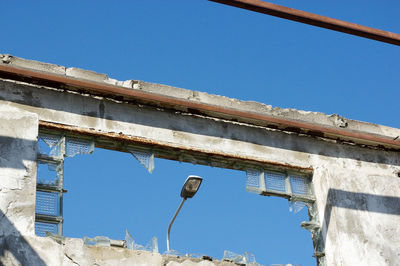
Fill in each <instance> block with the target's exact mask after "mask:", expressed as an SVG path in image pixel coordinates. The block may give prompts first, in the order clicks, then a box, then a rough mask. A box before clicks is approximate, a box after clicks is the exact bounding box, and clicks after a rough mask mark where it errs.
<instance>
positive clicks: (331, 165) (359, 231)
mask: <svg viewBox="0 0 400 266" xmlns="http://www.w3.org/2000/svg"><path fill="white" fill-rule="evenodd" d="M160 90H162V87H160ZM161 93H162V91H161ZM216 103H217V104H218V102H216ZM0 107H1V109H0V110H1V113H0V119H1V120H0V122H1V124H0V129H1V131H0V137H1V138H2V142H1V145H2V146H1V156H0V163H1V165H0V166H1V168H0V177H1V180H0V182H1V183H0V184H1V187H0V207H1V211H2V212H3V214H2V220H1V228H0V230H1V231H0V232H1V233H2V234H1V239H0V244H1V246H0V247H1V249H2V252H1V253H0V260H3V261H6V262H10V261H18V262H21V263H22V264H24V263H23V262H27V261H31V260H32V261H35V262H36V264H37V265H40V263H42V264H43V265H44V264H46V265H60V264H65V265H68V264H71V265H72V264H74V263H77V264H81V265H93V264H94V263H95V262H96V263H98V264H99V265H113V263H115V260H118V262H119V263H120V262H121V261H123V262H126V265H143V264H145V265H161V264H162V263H165V262H166V259H165V258H163V257H162V256H161V255H158V254H151V253H150V254H149V253H140V254H139V253H135V252H134V251H128V250H123V249H117V248H93V247H85V246H84V245H83V244H82V241H81V240H68V241H66V243H64V244H63V245H60V244H57V243H55V242H54V241H53V240H51V239H47V238H40V237H36V236H34V232H33V230H34V229H33V222H34V199H35V197H34V194H35V182H36V181H35V180H36V170H35V158H36V139H37V134H38V119H39V120H42V121H48V122H54V123H60V124H65V125H70V126H76V127H78V128H86V129H88V130H94V131H96V132H103V133H109V132H114V133H118V134H122V135H127V136H135V137H138V138H141V139H145V140H149V141H153V142H156V143H160V144H163V145H165V146H170V147H185V148H189V149H197V150H201V151H204V152H209V153H218V154H225V155H226V156H242V157H245V158H249V159H252V160H256V161H260V162H272V163H277V164H282V165H287V166H291V167H303V168H309V167H311V168H312V169H313V186H314V190H315V196H316V199H317V207H318V211H319V220H320V223H321V226H322V228H323V235H324V243H325V253H326V262H327V264H328V265H398V264H400V241H398V236H399V235H400V226H399V224H400V199H399V195H400V178H399V177H398V176H397V172H398V171H400V168H399V165H400V155H399V152H393V151H384V150H375V149H369V148H363V147H359V146H351V145H344V144H340V143H335V142H333V141H322V140H319V139H315V138H312V137H308V136H299V135H296V134H289V133H285V132H281V131H277V130H271V129H267V128H263V127H257V126H250V125H246V124H241V123H234V122H229V121H224V120H220V119H213V118H208V117H203V116H198V115H192V114H182V113H180V112H174V111H170V110H160V109H153V108H149V107H146V106H139V105H133V104H128V103H120V102H117V101H114V100H107V99H103V98H99V97H90V96H88V95H86V96H85V95H80V94H78V93H67V92H64V91H61V90H55V89H46V88H43V87H40V86H35V85H32V84H24V83H21V82H14V81H5V80H0ZM388 131H390V130H389V129H388ZM394 131H395V130H394ZM5 225H6V226H7V227H5ZM5 228H7V229H5ZM2 229H3V230H2ZM17 240H18V241H17ZM15 243H18V244H15ZM49 250H51V252H49ZM310 255H311V254H310ZM171 263H172V262H171ZM174 263H176V264H178V263H182V262H174ZM174 263H172V264H174ZM185 263H186V264H188V263H192V262H185ZM193 263H194V262H193ZM198 263H201V265H207V263H214V262H205V261H200V262H198ZM215 263H217V262H215ZM5 264H6V265H7V263H5ZM28 264H29V263H28ZM172 264H171V265H172ZM174 265H175V264H174ZM210 265H211V264H210Z"/></svg>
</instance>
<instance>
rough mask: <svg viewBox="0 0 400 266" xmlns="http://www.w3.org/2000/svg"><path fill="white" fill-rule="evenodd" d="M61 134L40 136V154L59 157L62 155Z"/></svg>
mask: <svg viewBox="0 0 400 266" xmlns="http://www.w3.org/2000/svg"><path fill="white" fill-rule="evenodd" d="M60 140H61V137H60V136H53V135H43V134H41V135H40V136H39V141H38V150H39V153H40V154H45V155H48V156H55V157H58V156H59V155H60V147H59V143H60Z"/></svg>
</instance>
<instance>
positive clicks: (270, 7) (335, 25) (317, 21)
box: [209, 0, 400, 46]
mask: <svg viewBox="0 0 400 266" xmlns="http://www.w3.org/2000/svg"><path fill="white" fill-rule="evenodd" d="M209 1H212V2H217V3H221V4H225V5H230V6H234V7H239V8H243V9H247V10H251V11H255V12H259V13H263V14H267V15H271V16H275V17H279V18H284V19H288V20H293V21H297V22H301V23H305V24H308V25H313V26H317V27H321V28H325V29H330V30H334V31H339V32H343V33H347V34H351V35H356V36H359V37H364V38H367V39H372V40H376V41H380V42H385V43H390V44H394V45H399V46H400V34H396V33H392V32H388V31H384V30H379V29H374V28H370V27H366V26H362V25H358V24H355V23H351V22H346V21H343V20H339V19H334V18H329V17H325V16H320V15H317V14H313V13H309V12H305V11H302V10H297V9H293V8H288V7H284V6H280V5H275V4H272V3H268V2H264V1H260V0H209Z"/></svg>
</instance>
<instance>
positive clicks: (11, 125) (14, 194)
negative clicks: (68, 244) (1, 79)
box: [0, 102, 38, 265]
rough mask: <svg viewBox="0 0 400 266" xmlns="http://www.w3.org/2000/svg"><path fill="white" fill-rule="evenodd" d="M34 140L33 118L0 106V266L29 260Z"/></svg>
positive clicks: (32, 115) (34, 187) (30, 250)
mask: <svg viewBox="0 0 400 266" xmlns="http://www.w3.org/2000/svg"><path fill="white" fill-rule="evenodd" d="M37 136H38V117H37V115H36V114H33V113H29V112H26V111H23V110H20V109H18V108H15V107H10V106H9V105H6V104H4V103H1V102H0V264H2V263H4V264H5V265H9V264H8V263H13V262H15V260H17V261H19V263H22V264H24V263H25V262H26V263H27V262H28V261H27V260H26V258H28V257H31V256H32V254H31V253H32V252H33V249H32V248H31V247H29V245H28V244H27V242H26V240H25V238H24V236H28V237H29V236H33V235H34V234H35V232H34V222H35V191H36V162H35V161H36V149H37V148H36V146H37V145H36V143H37Z"/></svg>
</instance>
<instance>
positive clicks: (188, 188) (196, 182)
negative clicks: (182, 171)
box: [167, 175, 203, 251]
mask: <svg viewBox="0 0 400 266" xmlns="http://www.w3.org/2000/svg"><path fill="white" fill-rule="evenodd" d="M202 181H203V179H202V178H201V177H200V176H196V175H190V176H188V178H187V179H186V181H185V183H184V184H183V187H182V190H181V197H182V198H183V200H182V202H181V204H180V205H179V208H178V210H177V211H176V212H175V215H174V217H173V218H172V221H171V223H170V224H169V226H168V232H167V251H169V233H170V231H171V226H172V224H173V223H174V221H175V218H176V216H177V215H178V213H179V211H180V210H181V208H182V206H183V203H185V201H186V199H187V198H189V199H190V198H193V196H194V195H195V194H196V192H197V190H199V187H200V185H201V182H202Z"/></svg>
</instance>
